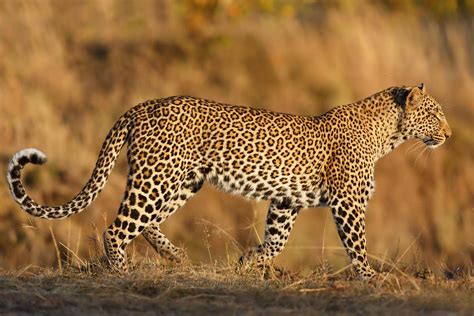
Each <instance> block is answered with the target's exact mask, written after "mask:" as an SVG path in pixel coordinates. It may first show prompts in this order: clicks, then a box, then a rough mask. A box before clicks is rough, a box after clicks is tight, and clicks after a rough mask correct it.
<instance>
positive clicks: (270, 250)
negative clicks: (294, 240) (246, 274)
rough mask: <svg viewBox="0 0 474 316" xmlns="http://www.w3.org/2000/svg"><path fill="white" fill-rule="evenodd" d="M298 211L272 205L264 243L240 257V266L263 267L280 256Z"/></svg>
mask: <svg viewBox="0 0 474 316" xmlns="http://www.w3.org/2000/svg"><path fill="white" fill-rule="evenodd" d="M298 211H299V209H297V208H281V206H279V205H277V204H273V203H272V204H270V207H269V210H268V214H267V221H266V225H265V236H264V242H263V243H262V244H260V245H258V246H257V247H255V248H253V249H252V250H251V251H249V252H248V253H247V254H245V255H243V256H242V257H240V260H239V262H240V264H241V265H242V266H243V267H246V266H248V265H251V264H255V265H257V266H261V265H264V264H265V263H267V262H269V261H270V260H272V259H273V258H275V257H276V256H277V255H278V254H280V253H281V252H282V250H283V248H284V247H285V245H286V243H287V242H288V237H289V236H290V232H291V229H292V228H293V224H294V222H295V219H296V215H297V214H298Z"/></svg>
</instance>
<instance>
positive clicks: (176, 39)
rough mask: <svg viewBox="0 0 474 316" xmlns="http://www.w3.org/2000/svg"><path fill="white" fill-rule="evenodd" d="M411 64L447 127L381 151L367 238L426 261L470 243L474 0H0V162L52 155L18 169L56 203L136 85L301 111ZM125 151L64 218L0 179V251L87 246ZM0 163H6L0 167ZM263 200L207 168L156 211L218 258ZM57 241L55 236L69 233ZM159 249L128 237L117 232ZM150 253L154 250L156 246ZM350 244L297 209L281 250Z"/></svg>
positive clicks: (105, 221)
mask: <svg viewBox="0 0 474 316" xmlns="http://www.w3.org/2000/svg"><path fill="white" fill-rule="evenodd" d="M420 82H424V83H425V84H426V86H427V90H428V92H429V93H430V94H432V95H433V96H434V97H435V98H436V99H437V100H438V101H439V102H440V103H441V104H442V105H443V106H444V110H445V113H446V116H447V118H448V121H449V123H450V124H451V127H452V129H453V137H452V138H451V139H449V141H448V142H447V143H446V144H445V145H443V146H442V147H440V148H439V149H436V150H434V151H431V150H426V151H424V152H422V150H423V149H420V148H417V147H416V146H415V145H414V144H415V143H414V142H413V141H411V142H408V143H406V144H404V145H403V146H401V147H399V148H398V149H397V150H396V151H395V152H393V153H391V154H389V155H388V156H386V157H384V158H383V159H382V160H381V161H379V163H378V165H377V170H376V179H377V190H376V193H375V195H374V198H373V199H372V200H371V202H370V206H369V209H368V213H367V227H368V228H367V230H368V249H369V252H370V253H371V254H372V255H373V256H375V257H379V258H387V259H390V260H398V259H400V261H401V262H406V263H410V264H412V263H416V264H419V265H421V266H427V267H430V268H431V269H433V270H443V269H446V268H454V267H458V266H470V265H472V260H473V259H474V229H473V228H474V125H473V122H474V1H473V0H439V1H435V0H418V1H410V0H399V1H397V0H385V1H363V0H358V1H349V0H346V1H343V0H340V1H303V0H300V1H297V0H295V1H278V0H256V1H250V0H242V1H237V0H185V1H171V0H170V1H166V0H161V1H145V0H140V1H124V0H117V1H112V0H100V1H79V0H77V1H76V0H74V1H73V0H68V1H62V0H57V1H53V0H43V1H14V0H4V1H1V2H0V113H1V114H0V137H1V143H0V162H1V163H0V172H1V174H2V175H3V174H4V173H5V170H6V165H7V163H8V160H9V159H10V158H11V156H12V155H13V154H14V153H15V152H16V151H18V150H20V149H22V148H25V147H36V148H39V149H41V150H42V151H44V152H45V153H46V154H47V155H48V157H49V161H48V163H47V164H46V165H44V166H42V167H35V166H33V167H31V166H29V167H27V168H26V169H25V171H24V173H23V179H24V182H25V183H26V187H27V191H28V193H29V194H30V195H31V196H32V197H33V198H34V199H35V200H37V201H38V202H40V203H44V204H48V205H59V204H62V203H64V202H66V201H68V200H69V199H71V198H72V197H73V196H74V195H75V194H76V193H77V192H78V191H79V190H80V189H81V188H82V186H83V184H84V183H85V182H86V181H87V179H88V177H89V175H90V173H91V171H92V168H93V166H94V164H95V161H96V158H97V155H98V152H99V149H100V146H101V144H102V141H103V140H104V137H105V135H106V134H107V132H108V130H109V129H110V128H111V127H112V125H113V123H114V122H115V120H116V119H117V118H118V117H119V116H120V115H121V114H122V113H124V112H125V111H127V110H128V109H129V108H130V107H132V106H133V105H135V104H137V103H139V102H141V101H144V100H146V99H150V98H161V97H166V96H170V95H182V94H186V95H194V96H199V97H204V98H208V99H213V100H217V101H222V102H228V103H234V104H242V105H251V106H255V107H260V108H266V109H270V110H275V111H284V112H289V113H294V114H302V115H317V114H321V113H323V112H325V111H327V110H328V109H330V108H331V107H333V106H335V105H338V104H344V103H350V102H354V101H356V100H359V99H361V98H364V97H366V96H369V95H371V94H373V93H375V92H377V91H380V90H382V89H385V88H387V87H389V86H393V85H415V84H418V83H420ZM126 170H127V168H126V159H125V154H122V155H121V157H120V158H119V162H118V164H117V166H116V167H115V170H114V172H113V173H112V175H111V177H110V179H109V182H108V184H107V186H106V187H105V189H104V191H103V192H102V194H101V195H100V196H99V198H98V199H97V200H96V201H95V202H94V203H93V204H92V206H91V207H90V208H89V209H87V210H86V211H84V212H83V213H81V214H79V215H77V216H74V217H72V218H70V219H67V220H60V221H54V222H53V221H45V220H38V219H34V218H32V217H30V216H27V215H26V213H24V212H22V211H21V210H20V208H19V206H17V205H16V204H15V203H14V202H13V201H12V199H11V197H10V195H9V192H8V189H7V186H6V183H5V181H1V182H0V236H1V238H0V268H4V269H16V268H20V267H24V266H26V265H30V264H31V265H37V266H54V265H57V264H58V261H57V255H56V249H55V246H54V245H55V241H56V242H57V245H58V251H59V253H60V255H61V257H62V258H63V259H65V260H71V261H73V262H75V261H77V258H76V257H75V255H72V254H71V252H74V253H75V254H77V255H78V256H79V257H80V258H82V259H88V258H90V256H95V255H96V253H97V251H98V250H101V247H102V246H101V244H99V241H98V239H100V237H101V234H102V231H103V230H104V229H105V227H107V226H108V225H109V224H110V223H111V222H112V221H113V220H114V218H115V216H116V214H117V209H118V205H119V202H120V200H121V198H122V194H123V190H124V185H125V176H126ZM2 177H3V176H2ZM267 205H268V204H267V203H266V202H258V203H256V202H251V201H245V200H243V199H241V198H239V197H232V196H229V195H226V194H223V193H220V192H217V191H216V190H214V189H213V188H211V187H209V186H207V185H206V186H205V187H204V189H203V190H202V191H201V192H200V193H199V194H198V195H197V196H196V197H195V198H193V199H192V200H191V201H190V202H189V203H188V204H187V205H186V206H185V207H184V208H183V209H181V210H179V211H178V212H177V213H175V215H174V216H173V217H171V218H170V219H169V220H168V221H167V222H166V223H165V224H164V225H163V230H164V232H165V233H166V234H167V235H168V236H169V237H170V239H171V240H172V241H173V242H174V243H175V244H177V245H181V246H184V247H185V248H186V249H187V250H188V253H189V256H190V258H191V260H192V261H193V262H195V263H201V262H202V263H209V262H219V263H224V264H227V263H231V264H233V262H234V261H235V260H236V259H237V258H238V255H239V253H240V251H241V248H246V247H249V246H252V245H255V244H256V243H258V240H259V238H261V236H262V233H263V226H264V218H265V214H266V209H267ZM68 249H69V250H68ZM129 249H131V251H132V252H133V253H135V255H137V256H141V255H148V256H155V255H154V254H153V251H152V249H151V248H150V247H148V246H147V245H146V244H145V242H144V239H143V238H142V237H139V238H137V239H136V241H135V242H134V243H132V246H131V247H129ZM157 260H158V258H157ZM325 260H329V262H330V263H331V264H332V265H334V266H335V267H336V268H337V267H343V266H345V265H346V264H347V263H348V261H347V258H346V255H345V252H344V250H343V249H342V248H341V244H340V241H339V239H338V237H337V233H336V229H335V225H334V224H333V222H332V218H331V215H330V211H329V209H327V208H320V209H308V210H305V211H303V212H302V213H301V214H300V215H299V217H298V219H297V221H296V225H295V228H294V230H293V233H292V235H291V238H290V241H289V244H288V246H287V247H286V249H285V251H284V252H283V254H282V255H281V256H280V257H279V258H278V260H277V264H279V265H282V266H284V267H287V268H290V269H298V270H305V269H311V268H313V267H315V266H317V265H319V264H320V263H321V262H322V261H325Z"/></svg>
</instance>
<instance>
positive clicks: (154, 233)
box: [7, 85, 451, 279]
mask: <svg viewBox="0 0 474 316" xmlns="http://www.w3.org/2000/svg"><path fill="white" fill-rule="evenodd" d="M450 135H451V130H450V128H449V125H448V123H447V121H446V119H445V117H444V114H443V112H442V109H441V106H440V105H439V104H438V102H436V101H435V100H434V99H433V98H432V97H431V96H429V95H428V94H427V93H426V92H425V89H424V86H423V85H420V86H417V87H392V88H389V89H386V90H383V91H381V92H379V93H376V94H374V95H372V96H370V97H368V98H365V99H363V100H361V101H358V102H355V103H352V104H347V105H342V106H338V107H335V108H334V109H332V110H331V111H329V112H327V113H325V114H323V115H321V116H297V115H290V114H284V113H275V112H270V111H266V110H261V109H255V108H249V107H242V106H235V105H229V104H222V103H216V102H213V101H208V100H204V99H199V98H194V97H188V96H179V97H170V98H165V99H157V100H152V101H147V102H144V103H141V104H139V105H137V106H135V107H133V108H132V109H130V110H129V111H128V112H126V113H125V114H124V115H123V116H122V117H121V118H120V119H119V120H118V121H117V123H116V124H115V125H114V127H113V128H112V129H111V130H110V132H109V134H108V136H107V137H106V139H105V142H104V144H103V146H102V149H101V151H100V154H99V158H98V160H97V163H96V166H95V168H94V170H93V172H92V176H91V177H90V179H89V181H88V182H87V184H86V185H85V186H84V188H83V189H82V190H81V192H79V194H78V195H77V196H76V197H74V198H73V199H72V200H71V201H70V202H68V203H66V204H64V205H62V206H57V207H50V206H42V205H39V204H37V203H36V202H35V201H33V200H32V199H31V198H30V197H29V196H28V195H27V194H26V193H25V190H24V188H23V185H22V182H21V180H20V171H21V169H22V168H23V166H24V165H25V164H26V163H29V162H31V163H34V164H41V163H44V162H45V161H46V156H45V155H44V154H42V153H41V152H40V151H38V150H36V149H26V150H22V151H20V152H18V153H17V154H15V156H13V158H12V160H11V161H10V163H9V165H8V173H7V178H8V184H9V186H10V191H11V193H12V196H13V198H14V199H15V201H17V202H18V203H19V204H20V206H21V207H22V208H23V209H24V210H25V211H27V212H28V213H30V214H32V215H34V216H37V217H42V218H48V219H52V218H65V217H68V216H71V215H73V214H76V213H79V212H81V211H82V210H84V209H85V208H86V207H87V206H89V204H90V203H91V202H92V201H93V200H94V199H95V198H96V197H97V195H98V194H99V192H100V191H101V190H102V188H103V186H104V185H105V182H106V181H107V177H108V176H109V174H110V172H111V170H112V168H113V166H114V162H115V160H116V158H117V156H118V154H119V152H120V150H121V148H122V147H123V145H124V143H125V142H127V143H128V162H129V174H128V178H127V179H128V180H127V185H126V190H125V195H124V197H123V200H122V202H121V205H120V208H119V211H118V217H117V218H116V220H115V221H114V222H113V223H112V225H110V227H109V228H108V229H107V230H106V232H105V233H104V241H105V251H106V256H107V258H108V260H109V261H110V263H111V265H112V267H114V268H116V269H119V270H126V269H127V265H126V259H125V247H126V246H127V245H128V244H129V243H130V242H131V241H132V239H133V238H135V237H136V236H138V235H139V234H143V235H144V237H145V238H146V239H147V240H148V242H149V243H150V244H151V245H152V246H153V247H154V249H155V250H156V251H157V252H158V253H159V254H161V255H162V256H164V257H166V258H169V259H171V260H178V261H179V260H181V259H182V258H183V257H184V256H185V255H184V252H183V251H182V250H181V249H180V248H177V247H176V246H174V245H173V244H172V243H171V242H170V241H169V240H168V239H167V238H166V237H165V236H164V235H163V234H162V233H161V232H160V224H161V223H163V222H164V221H165V220H166V219H167V218H168V217H169V216H170V215H171V214H173V213H174V212H175V211H176V210H177V209H179V208H180V207H181V206H183V205H184V204H185V203H186V201H188V200H189V199H190V198H191V197H192V196H193V195H195V194H196V193H197V192H198V191H199V189H200V188H201V187H202V185H203V183H204V182H206V181H207V182H209V183H211V184H213V185H215V186H216V187H217V188H219V189H220V190H222V191H224V192H229V193H233V194H239V195H241V196H244V197H246V198H249V199H256V200H268V201H270V206H269V211H268V215H267V220H266V227H265V238H264V241H263V243H262V244H261V245H259V246H258V247H256V248H255V249H254V250H253V251H251V252H249V253H248V254H246V255H244V256H243V257H242V258H241V262H242V263H246V262H250V261H252V262H256V263H257V264H263V263H265V262H268V261H269V260H271V259H272V258H274V257H275V256H276V255H278V254H279V253H280V252H281V251H282V250H283V248H284V246H285V244H286V242H287V241H288V236H289V234H290V231H291V229H292V227H293V223H294V221H295V219H296V217H297V215H298V212H299V210H300V209H302V208H307V207H317V206H329V207H330V208H331V210H332V214H333V217H334V220H335V223H336V226H337V230H338V232H339V236H340V237H341V240H342V243H343V244H344V246H345V248H346V250H347V253H348V255H349V258H350V260H351V262H352V264H353V266H354V268H355V270H356V271H357V272H358V273H359V275H360V276H361V277H362V278H364V279H370V278H371V277H373V276H374V274H375V272H374V271H373V270H372V269H371V267H370V266H369V263H368V261H367V252H366V239H365V209H366V206H367V203H368V201H369V198H370V196H371V194H372V192H373V191H374V167H375V162H376V161H377V160H378V159H379V158H380V157H382V156H383V155H385V154H387V153H388V152H390V151H391V150H392V149H394V148H395V147H396V146H397V145H399V144H401V143H402V142H403V141H405V140H407V139H410V138H416V139H419V140H421V141H423V142H424V143H425V144H426V145H427V146H430V147H437V146H439V145H441V144H442V143H443V142H444V141H445V140H446V139H447V138H448V137H449V136H450Z"/></svg>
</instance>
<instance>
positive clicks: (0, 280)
mask: <svg viewBox="0 0 474 316" xmlns="http://www.w3.org/2000/svg"><path fill="white" fill-rule="evenodd" d="M473 293H474V278H473V277H472V276H471V275H464V276H458V277H453V278H450V279H447V278H446V277H445V276H443V277H440V276H433V275H429V274H428V275H424V276H423V278H421V277H414V276H408V274H406V273H403V272H398V273H394V274H393V275H392V276H391V277H389V278H387V279H386V280H383V279H379V280H377V281H374V282H372V283H365V282H361V281H358V280H355V279H354V276H353V274H352V273H351V272H348V271H344V272H342V273H336V274H331V273H328V271H325V270H324V269H320V268H316V269H315V271H313V272H311V273H306V274H304V275H303V274H298V273H288V272H285V273H281V272H279V271H270V272H268V273H265V274H264V273H262V272H257V271H254V272H249V273H244V274H242V273H240V274H237V273H235V271H234V269H233V268H231V267H225V268H223V267H217V266H209V265H202V266H187V267H165V266H159V265H156V264H150V265H148V266H146V265H145V266H142V267H139V268H136V269H135V270H133V271H131V272H130V273H128V274H125V275H116V274H111V273H108V272H105V271H99V272H97V271H96V272H94V273H92V272H90V271H89V272H81V271H79V270H74V269H66V271H65V270H64V269H63V270H62V271H58V270H44V269H39V268H32V267H30V268H27V269H24V270H21V271H15V272H7V271H1V272H0V315H31V314H35V315H68V316H72V315H81V314H90V315H93V314H113V315H135V314H151V315H156V314H158V315H161V314H166V315H206V314H214V315H268V314H271V315H287V314H291V315H306V314H309V315H317V314H349V313H350V314H364V315H366V314H378V315H381V314H382V315H386V314H399V315H410V314H419V313H428V314H436V315H445V314H450V313H461V314H465V315H473V314H474V294H473Z"/></svg>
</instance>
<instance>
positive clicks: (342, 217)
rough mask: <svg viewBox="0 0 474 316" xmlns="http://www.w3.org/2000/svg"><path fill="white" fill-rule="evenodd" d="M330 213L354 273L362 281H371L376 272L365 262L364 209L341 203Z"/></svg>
mask: <svg viewBox="0 0 474 316" xmlns="http://www.w3.org/2000/svg"><path fill="white" fill-rule="evenodd" d="M331 211H332V214H333V217H334V221H335V222H336V226H337V231H338V233H339V237H340V238H341V241H342V243H343V244H344V247H345V248H346V251H347V254H348V256H349V259H350V260H351V262H352V265H353V267H354V269H355V271H356V272H357V274H358V275H359V277H360V278H361V279H363V280H370V279H372V278H373V277H374V276H375V274H376V272H375V271H374V270H373V269H372V268H371V267H370V265H369V261H368V260H367V250H366V249H367V248H366V240H365V210H364V208H362V207H361V206H359V205H351V203H349V202H346V201H341V202H340V204H339V205H337V206H333V207H331Z"/></svg>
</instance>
